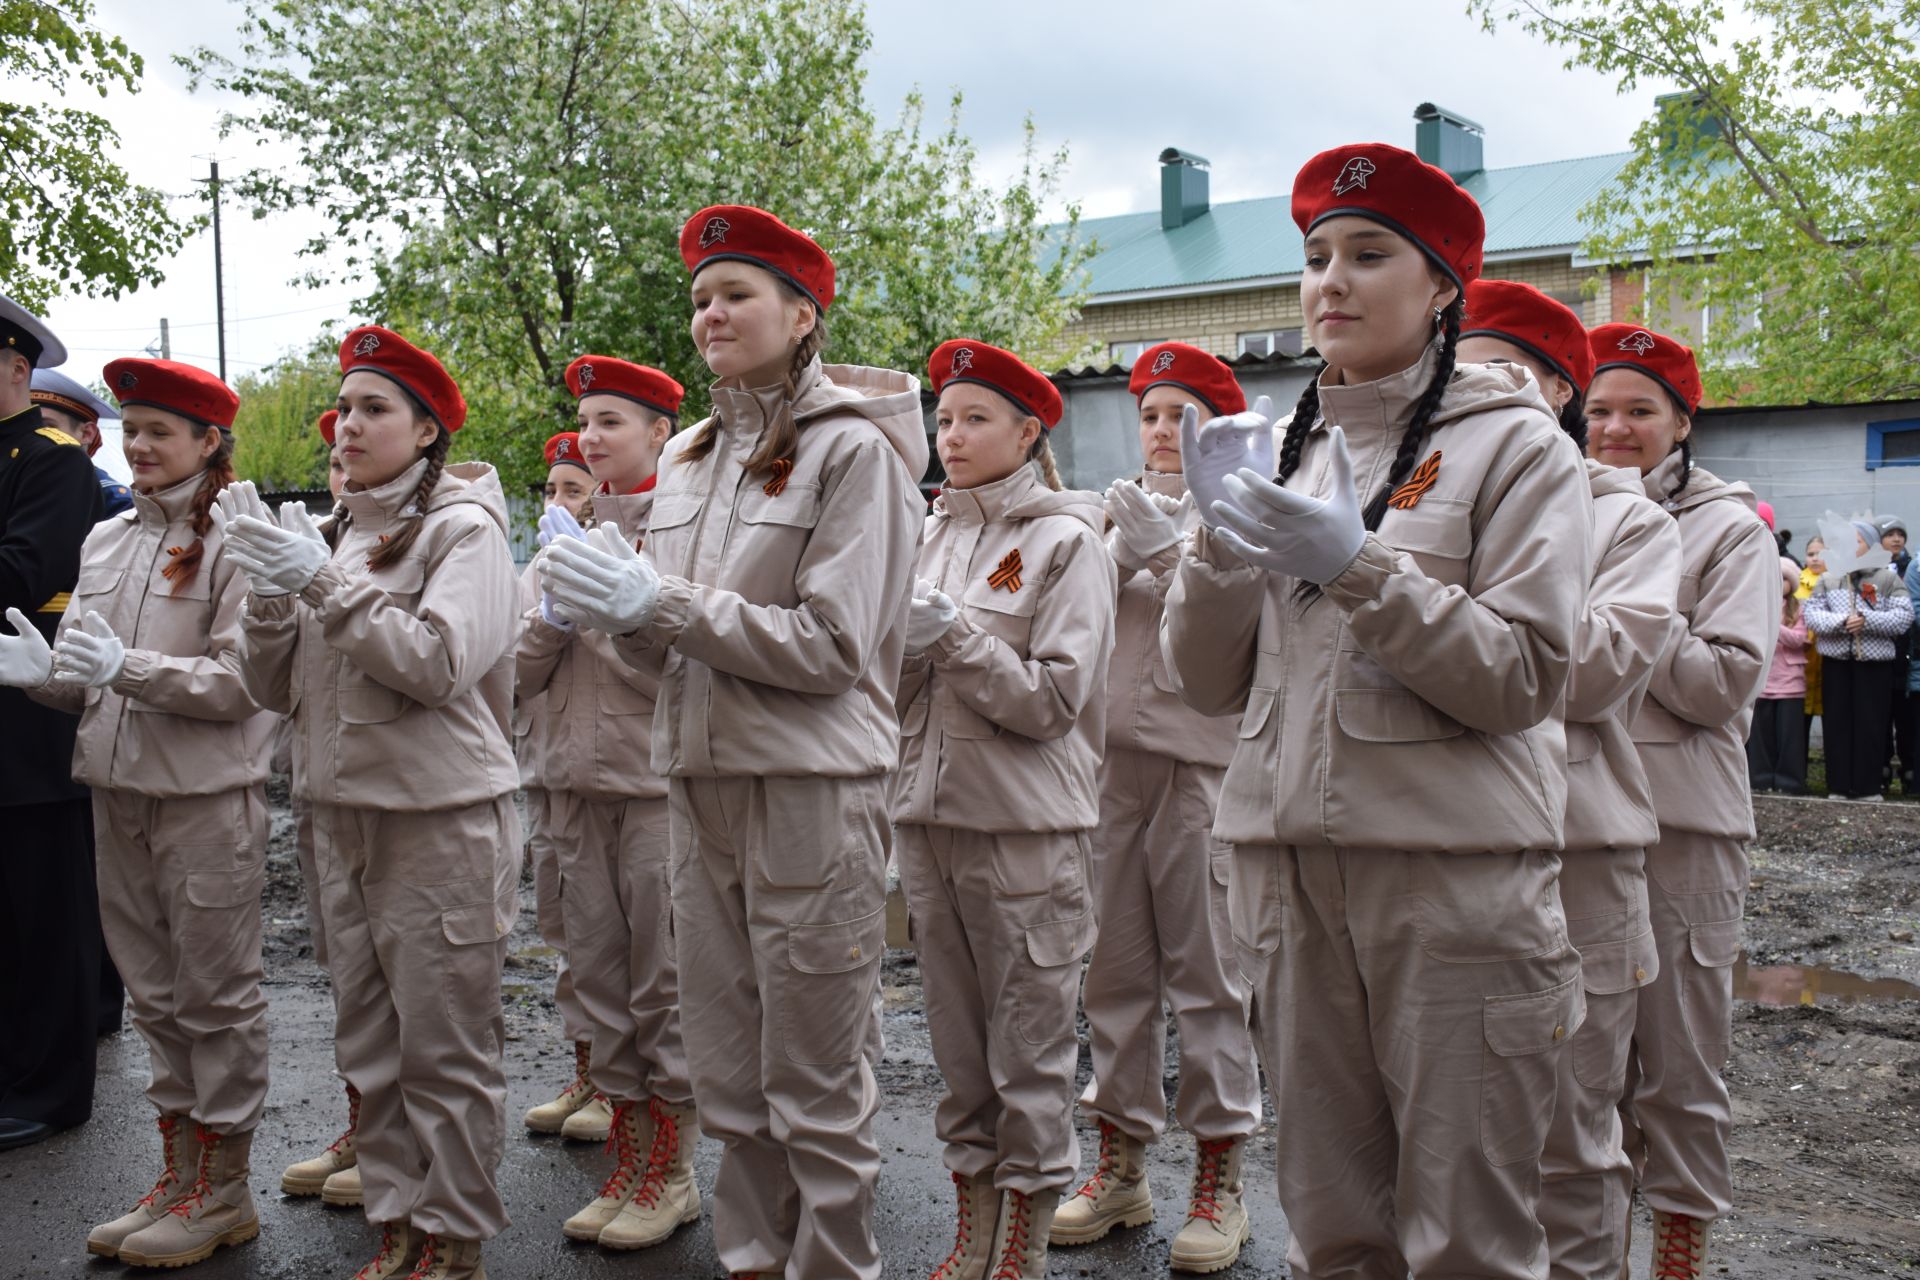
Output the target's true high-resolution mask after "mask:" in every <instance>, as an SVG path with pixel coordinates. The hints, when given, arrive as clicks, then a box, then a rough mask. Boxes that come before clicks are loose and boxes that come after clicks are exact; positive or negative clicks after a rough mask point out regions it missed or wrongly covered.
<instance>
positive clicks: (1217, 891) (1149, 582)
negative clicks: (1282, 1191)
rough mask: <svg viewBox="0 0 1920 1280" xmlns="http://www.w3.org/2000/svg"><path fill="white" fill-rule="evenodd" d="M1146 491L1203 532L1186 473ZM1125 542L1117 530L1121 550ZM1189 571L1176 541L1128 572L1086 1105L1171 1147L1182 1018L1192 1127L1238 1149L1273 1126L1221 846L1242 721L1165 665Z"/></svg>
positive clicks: (1112, 717) (1110, 694)
mask: <svg viewBox="0 0 1920 1280" xmlns="http://www.w3.org/2000/svg"><path fill="white" fill-rule="evenodd" d="M1140 483H1141V484H1142V486H1143V487H1145V488H1146V489H1147V490H1148V491H1149V492H1152V493H1163V494H1167V495H1170V496H1172V497H1176V498H1181V499H1183V501H1182V503H1181V510H1180V514H1179V516H1178V519H1179V520H1180V523H1181V527H1182V528H1183V529H1189V530H1190V529H1191V528H1192V527H1193V526H1194V525H1195V524H1196V523H1198V516H1197V514H1196V513H1195V511H1194V509H1193V503H1192V501H1191V500H1187V499H1186V493H1187V486H1186V482H1185V481H1184V480H1182V479H1181V477H1180V476H1179V475H1178V474H1171V475H1166V474H1161V473H1159V472H1154V471H1149V472H1146V473H1144V474H1143V475H1142V476H1141V479H1140ZM1119 536H1120V535H1119V533H1118V532H1117V531H1113V532H1109V533H1108V535H1107V541H1108V545H1109V546H1111V545H1113V542H1114V540H1115V539H1117V538H1118V537H1119ZM1179 558H1180V548H1179V546H1178V545H1177V544H1176V545H1175V546H1172V547H1169V548H1167V549H1166V550H1165V551H1162V552H1160V553H1159V554H1158V555H1156V556H1154V557H1153V559H1152V560H1151V561H1150V562H1149V563H1148V564H1147V567H1146V568H1144V569H1141V570H1138V571H1133V570H1128V569H1125V568H1122V569H1121V570H1120V575H1119V577H1120V594H1119V600H1118V607H1117V612H1116V616H1115V618H1114V643H1113V660H1112V662H1111V664H1110V665H1109V667H1108V670H1107V691H1106V699H1107V706H1106V721H1107V741H1106V755H1105V757H1104V758H1103V759H1102V761H1101V764H1100V825H1099V827H1098V828H1097V829H1096V830H1095V831H1094V833H1093V882H1094V902H1095V912H1094V914H1095V916H1096V917H1097V918H1098V919H1099V921H1100V940H1099V941H1098V942H1097V943H1095V944H1094V948H1093V960H1092V962H1091V963H1090V964H1089V965H1088V966H1087V985H1086V994H1085V997H1084V999H1085V1004H1086V1011H1087V1028H1088V1040H1089V1042H1090V1048H1091V1049H1092V1052H1093V1078H1092V1079H1091V1080H1089V1081H1088V1082H1087V1088H1086V1092H1085V1093H1084V1094H1082V1095H1081V1099H1080V1102H1081V1105H1082V1106H1083V1107H1085V1108H1086V1110H1087V1111H1088V1112H1090V1113H1092V1114H1093V1115H1095V1116H1098V1117H1100V1118H1102V1119H1105V1120H1106V1121H1108V1122H1109V1123H1111V1124H1112V1125H1113V1126H1114V1127H1115V1128H1118V1129H1119V1130H1120V1131H1121V1132H1122V1133H1125V1134H1126V1135H1127V1136H1128V1137H1131V1138H1133V1139H1135V1140H1136V1141H1140V1142H1155V1141H1158V1140H1159V1137H1160V1135H1161V1133H1162V1132H1164V1131H1165V1129H1166V1126H1167V1101H1166V1092H1165V1089H1164V1087H1163V1086H1162V1084H1161V1081H1162V1078H1163V1076H1164V1074H1165V1063H1166V1047H1167V1016H1166V1009H1167V1008H1168V1007H1171V1009H1172V1011H1173V1019H1174V1023H1175V1024H1176V1025H1177V1026H1178V1027H1179V1030H1180V1092H1179V1094H1178V1096H1177V1098H1176V1099H1175V1102H1174V1112H1175V1114H1176V1115H1177V1116H1178V1117H1179V1119H1180V1124H1181V1126H1182V1127H1183V1128H1185V1129H1186V1130H1187V1132H1189V1133H1191V1134H1192V1135H1193V1136H1194V1137H1196V1138H1209V1139H1210V1138H1238V1137H1245V1136H1246V1135H1248V1134H1250V1133H1252V1132H1253V1131H1254V1128H1255V1127H1256V1126H1257V1125H1258V1124H1259V1123H1260V1079H1259V1074H1258V1072H1257V1071H1256V1070H1255V1067H1254V1057H1253V1040H1252V1037H1251V1036H1250V1035H1249V1034H1248V1030H1247V1015H1248V1000H1249V996H1248V991H1247V984H1246V979H1245V978H1244V977H1243V976H1242V975H1241V973H1240V962H1239V960H1238V959H1237V958H1236V957H1235V955H1234V953H1233V929H1232V924H1231V921H1230V920H1229V907H1228V904H1229V899H1230V897H1231V894H1230V892H1229V886H1230V884H1231V883H1232V877H1233V849H1232V847H1231V846H1230V845H1227V844H1225V843H1223V842H1221V841H1218V840H1215V839H1214V838H1213V815H1214V810H1215V809H1216V808H1217V807H1218V806H1219V802H1220V780H1221V778H1222V777H1223V776H1224V775H1225V774H1226V769H1227V762H1228V761H1230V760H1232V759H1233V748H1234V743H1235V742H1236V741H1237V739H1236V738H1235V737H1234V729H1235V722H1234V720H1233V718H1232V717H1231V716H1203V715H1201V714H1200V713H1199V712H1197V711H1195V710H1193V708H1191V707H1189V706H1187V705H1186V704H1185V703H1184V702H1182V701H1180V698H1179V696H1178V695H1177V694H1176V693H1174V691H1173V681H1172V679H1171V678H1170V677H1169V676H1168V675H1167V666H1166V662H1165V661H1164V660H1163V659H1162V658H1161V656H1160V618H1161V614H1162V613H1163V612H1164V610H1165V607H1166V598H1167V589H1168V588H1169V587H1170V586H1172V585H1173V568H1174V566H1175V565H1176V564H1177V563H1178V562H1179ZM1163 1001H1164V1004H1163V1003H1162V1002H1163Z"/></svg>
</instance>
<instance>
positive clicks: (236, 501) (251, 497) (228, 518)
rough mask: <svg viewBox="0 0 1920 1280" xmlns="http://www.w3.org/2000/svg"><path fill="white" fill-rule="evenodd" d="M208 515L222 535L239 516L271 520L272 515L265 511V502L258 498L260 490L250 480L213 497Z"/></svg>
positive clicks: (233, 485)
mask: <svg viewBox="0 0 1920 1280" xmlns="http://www.w3.org/2000/svg"><path fill="white" fill-rule="evenodd" d="M208 514H210V515H211V516H212V517H213V523H214V524H215V526H217V527H218V528H219V530H220V532H221V533H223V534H224V533H225V532H226V531H227V526H228V525H230V524H232V523H233V522H234V520H235V519H237V518H238V517H240V516H252V517H253V518H254V519H256V520H268V521H271V520H272V519H273V513H272V512H271V511H269V510H267V503H266V500H265V499H264V498H262V497H261V496H260V490H258V489H256V488H255V487H254V484H253V481H251V480H242V481H239V482H238V483H236V484H230V485H228V486H227V487H226V488H224V489H222V490H221V491H220V492H219V493H218V494H216V495H214V499H213V510H212V511H211V512H209V513H208Z"/></svg>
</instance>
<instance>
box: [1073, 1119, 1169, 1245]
mask: <svg viewBox="0 0 1920 1280" xmlns="http://www.w3.org/2000/svg"><path fill="white" fill-rule="evenodd" d="M1099 1123H1100V1163H1099V1164H1097V1165H1095V1166H1094V1170H1093V1176H1092V1177H1091V1178H1088V1179H1087V1181H1086V1184H1085V1185H1084V1186H1082V1187H1081V1188H1080V1189H1079V1190H1078V1191H1076V1192H1074V1193H1073V1198H1072V1199H1070V1200H1068V1201H1067V1202H1066V1203H1065V1204H1063V1205H1061V1206H1060V1212H1059V1213H1057V1214H1055V1215H1054V1219H1053V1230H1052V1231H1051V1232H1049V1233H1048V1236H1047V1239H1048V1241H1049V1242H1050V1243H1053V1244H1067V1245H1072V1244H1092V1243H1093V1242H1094V1241H1095V1240H1098V1239H1100V1238H1101V1237H1103V1236H1105V1235H1106V1234H1107V1232H1109V1231H1111V1230H1113V1229H1114V1228H1115V1227H1143V1226H1145V1225H1146V1224H1147V1223H1149V1222H1152V1221H1153V1192H1152V1191H1150V1190H1149V1189H1148V1188H1147V1144H1146V1143H1144V1142H1136V1141H1134V1140H1133V1139H1132V1138H1129V1137H1128V1136H1127V1135H1126V1134H1124V1133H1122V1132H1120V1130H1118V1129H1116V1128H1114V1127H1113V1125H1111V1124H1109V1123H1107V1122H1106V1121H1105V1120H1102V1121H1100V1122H1099Z"/></svg>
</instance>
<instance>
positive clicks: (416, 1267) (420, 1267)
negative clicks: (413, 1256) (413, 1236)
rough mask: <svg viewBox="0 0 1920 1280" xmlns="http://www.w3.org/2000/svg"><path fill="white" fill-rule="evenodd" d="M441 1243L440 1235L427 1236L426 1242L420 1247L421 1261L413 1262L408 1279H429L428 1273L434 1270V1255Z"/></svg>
mask: <svg viewBox="0 0 1920 1280" xmlns="http://www.w3.org/2000/svg"><path fill="white" fill-rule="evenodd" d="M439 1244H440V1240H439V1237H437V1236H428V1237H427V1242H426V1244H424V1245H422V1246H421V1248H420V1261H418V1262H416V1263H414V1264H413V1270H412V1271H411V1272H409V1273H408V1275H407V1280H427V1273H428V1272H430V1271H432V1270H433V1255H434V1251H435V1249H436V1248H437V1247H438V1246H439Z"/></svg>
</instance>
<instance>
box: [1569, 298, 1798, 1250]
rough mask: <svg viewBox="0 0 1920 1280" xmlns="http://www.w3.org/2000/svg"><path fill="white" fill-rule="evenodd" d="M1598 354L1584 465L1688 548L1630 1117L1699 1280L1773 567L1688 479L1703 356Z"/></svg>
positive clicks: (1756, 527) (1720, 1150)
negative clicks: (1618, 479)
mask: <svg viewBox="0 0 1920 1280" xmlns="http://www.w3.org/2000/svg"><path fill="white" fill-rule="evenodd" d="M1591 341H1592V346H1593V358H1594V365H1595V373H1594V378H1593V385H1592V386H1590V387H1589V388H1588V389H1587V401H1586V408H1587V422H1588V428H1587V430H1588V440H1587V450H1588V452H1589V454H1591V456H1593V457H1594V458H1595V459H1597V460H1598V461H1600V462H1603V463H1605V464H1606V465H1608V466H1611V467H1623V468H1628V469H1631V470H1633V471H1637V472H1638V473H1639V474H1640V476H1641V478H1642V483H1643V484H1644V486H1645V489H1646V494H1647V497H1649V498H1651V499H1652V500H1653V501H1655V502H1656V503H1658V504H1660V505H1661V506H1662V507H1663V508H1664V509H1665V510H1666V511H1667V512H1668V513H1669V514H1670V515H1671V516H1672V517H1673V520H1674V522H1675V524H1676V525H1677V526H1678V528H1679V533H1680V549H1681V567H1680V591H1679V597H1678V604H1679V611H1680V625H1679V626H1678V627H1677V628H1675V631H1674V634H1673V637H1672V639H1671V640H1670V641H1669V643H1668V646H1667V648H1666V650H1665V651H1664V652H1663V653H1662V654H1661V656H1660V659H1659V662H1658V663H1657V665H1656V666H1655V667H1654V671H1653V681H1652V684H1651V685H1650V686H1649V689H1648V696H1647V699H1646V702H1645V704H1644V705H1643V706H1642V707H1641V708H1640V714H1639V716H1638V717H1636V718H1635V720H1634V722H1633V740H1634V743H1635V744H1636V745H1637V746H1638V747H1639V749H1640V759H1641V761H1642V763H1644V764H1645V766H1646V770H1647V777H1648V780H1649V781H1650V782H1651V783H1652V787H1653V806H1654V812H1655V813H1656V814H1657V815H1658V816H1659V820H1660V824H1659V825H1660V829H1659V839H1658V840H1656V841H1655V842H1654V844H1653V845H1652V847H1651V848H1649V849H1648V850H1647V893H1648V900H1649V907H1650V910H1651V918H1652V924H1653V936H1654V943H1655V946H1656V947H1657V949H1658V951H1659V973H1658V975H1657V976H1655V977H1654V978H1653V980H1652V981H1651V982H1650V983H1649V984H1648V985H1646V986H1644V987H1642V988H1641V989H1640V992H1639V1000H1638V1007H1637V1010H1636V1013H1635V1025H1634V1032H1633V1061H1632V1063H1631V1064H1630V1066H1629V1067H1628V1068H1626V1070H1627V1071H1628V1076H1627V1079H1628V1086H1627V1089H1628V1100H1627V1107H1626V1117H1627V1120H1628V1122H1629V1126H1628V1132H1627V1151H1628V1153H1629V1154H1630V1155H1632V1156H1633V1157H1634V1162H1635V1164H1636V1165H1637V1166H1638V1167H1639V1175H1640V1177H1639V1182H1640V1194H1641V1195H1642V1196H1643V1197H1644V1198H1645V1199H1646V1202H1647V1204H1648V1206H1649V1207H1650V1208H1651V1209H1652V1210H1653V1214H1654V1219H1653V1233H1654V1241H1653V1249H1654V1266H1653V1269H1654V1273H1655V1274H1656V1275H1663V1276H1675V1277H1694V1276H1699V1275H1701V1274H1703V1273H1704V1272H1705V1270H1706V1260H1707V1237H1708V1234H1709V1231H1710V1229H1711V1227H1712V1224H1713V1221H1714V1219H1716V1218H1718V1217H1719V1216H1720V1215H1721V1214H1723V1213H1725V1212H1726V1211H1727V1209H1728V1208H1729V1207H1730V1206H1731V1204H1732V1202H1733V1175H1732V1170H1731V1168H1730V1166H1729V1163H1728V1160H1727V1137H1728V1133H1729V1131H1730V1130H1731V1129H1732V1127H1733V1111H1732V1106H1731V1103H1730V1101H1729V1099H1728V1097H1727V1087H1726V1084H1725V1083H1724V1082H1723V1081H1722V1079H1721V1077H1720V1072H1721V1070H1722V1069H1723V1068H1724V1067H1725V1066H1726V1061H1727V1048H1728V1045H1729V1043H1730V1042H1731V1039H1732V1035H1733V962H1734V960H1735V958H1736V957H1737V955H1738V954H1739V950H1740V917H1741V915H1742V913H1743V912H1744V910H1745V908H1746V897H1747V842H1748V841H1749V840H1751V839H1752V838H1753V796H1752V794H1751V793H1750V792H1749V791H1748V789H1747V757H1746V747H1745V742H1746V737H1747V726H1748V724H1749V723H1750V721H1751V720H1752V718H1753V703H1754V699H1755V698H1757V697H1758V696H1759V694H1760V689H1761V686H1762V685H1763V684H1764V683H1765V681H1766V678H1767V666H1768V664H1769V663H1771V662H1772V660H1773V646H1774V642H1775V640H1776V639H1777V637H1778V634H1779V628H1780V612H1779V610H1780V607H1779V604H1778V597H1779V588H1778V587H1777V586H1776V584H1775V580H1776V578H1777V577H1778V575H1779V572H1780V568H1779V565H1780V556H1779V548H1778V545H1777V544H1776V543H1775V542H1774V539H1773V534H1772V533H1771V532H1769V531H1768V529H1767V526H1766V525H1765V524H1763V523H1762V522H1761V520H1760V516H1759V514H1758V513H1757V511H1756V510H1755V499H1754V496H1753V493H1752V491H1751V490H1749V489H1748V488H1747V487H1746V486H1745V485H1743V484H1729V483H1727V482H1726V481H1723V480H1721V479H1719V478H1718V477H1716V476H1714V475H1712V474H1710V473H1709V472H1707V471H1705V470H1703V469H1701V468H1699V467H1696V466H1694V465H1693V442H1692V435H1693V414H1694V411H1695V410H1696V409H1697V408H1698V407H1699V405H1700V372H1699V369H1698V368H1697V367H1696V366H1695V364H1694V360H1693V353H1692V352H1691V351H1689V350H1688V349H1687V348H1686V347H1685V346H1683V345H1682V344H1680V343H1678V342H1675V341H1674V340H1673V339H1671V338H1669V337H1666V336H1665V335H1664V334H1657V333H1653V332H1652V331H1650V330H1647V329H1644V328H1641V327H1639V326H1637V325H1631V324H1608V325H1601V326H1600V327H1599V328H1597V329H1595V330H1594V331H1593V333H1592V336H1591Z"/></svg>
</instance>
